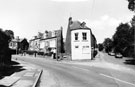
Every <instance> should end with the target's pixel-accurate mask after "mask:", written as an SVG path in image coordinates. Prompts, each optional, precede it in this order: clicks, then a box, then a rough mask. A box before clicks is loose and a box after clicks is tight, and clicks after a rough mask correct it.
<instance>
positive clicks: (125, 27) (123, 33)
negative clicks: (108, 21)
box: [113, 23, 131, 53]
mask: <svg viewBox="0 0 135 87" xmlns="http://www.w3.org/2000/svg"><path fill="white" fill-rule="evenodd" d="M129 31H130V25H129V24H128V23H125V24H123V23H121V24H120V25H119V26H118V27H117V29H116V32H115V34H114V35H113V44H114V46H115V47H114V51H115V52H116V53H117V52H120V53H122V51H123V50H124V49H125V48H126V47H127V46H129V45H130V39H131V37H130V36H131V35H130V33H129Z"/></svg>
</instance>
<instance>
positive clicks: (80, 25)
mask: <svg viewBox="0 0 135 87" xmlns="http://www.w3.org/2000/svg"><path fill="white" fill-rule="evenodd" d="M85 24H86V23H85V22H82V23H81V22H80V21H72V22H71V24H70V30H74V29H90V28H88V27H87V26H86V25H85Z"/></svg>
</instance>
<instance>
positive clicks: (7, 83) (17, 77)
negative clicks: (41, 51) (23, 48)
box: [0, 60, 42, 87]
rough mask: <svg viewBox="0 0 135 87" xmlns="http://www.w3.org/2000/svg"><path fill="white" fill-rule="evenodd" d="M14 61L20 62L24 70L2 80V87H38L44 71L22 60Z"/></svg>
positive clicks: (0, 83)
mask: <svg viewBox="0 0 135 87" xmlns="http://www.w3.org/2000/svg"><path fill="white" fill-rule="evenodd" d="M14 61H16V62H19V65H18V66H22V67H23V70H22V71H19V72H15V73H14V74H12V75H10V76H6V77H4V78H3V79H1V80H0V87H36V85H37V83H38V81H39V79H40V76H41V74H42V69H41V68H39V67H37V66H35V65H32V64H29V63H26V62H23V61H20V60H19V61H18V60H14Z"/></svg>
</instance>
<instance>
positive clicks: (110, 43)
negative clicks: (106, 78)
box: [103, 38, 113, 53]
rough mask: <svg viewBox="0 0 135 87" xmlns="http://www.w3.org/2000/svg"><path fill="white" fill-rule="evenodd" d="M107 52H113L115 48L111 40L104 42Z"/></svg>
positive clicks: (107, 39)
mask: <svg viewBox="0 0 135 87" xmlns="http://www.w3.org/2000/svg"><path fill="white" fill-rule="evenodd" d="M103 45H104V48H105V51H106V52H107V53H108V52H110V51H111V50H112V47H113V41H112V40H111V39H110V38H106V39H105V40H104V42H103Z"/></svg>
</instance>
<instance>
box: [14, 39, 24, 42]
mask: <svg viewBox="0 0 135 87" xmlns="http://www.w3.org/2000/svg"><path fill="white" fill-rule="evenodd" d="M22 41H23V39H18V40H17V39H12V42H22Z"/></svg>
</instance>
